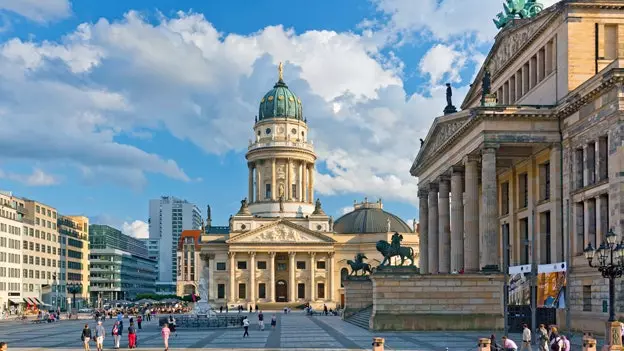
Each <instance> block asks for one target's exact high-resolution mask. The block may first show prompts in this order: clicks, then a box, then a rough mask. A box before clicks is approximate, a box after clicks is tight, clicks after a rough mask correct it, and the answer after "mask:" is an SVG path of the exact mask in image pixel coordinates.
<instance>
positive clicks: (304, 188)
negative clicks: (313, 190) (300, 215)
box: [301, 161, 308, 202]
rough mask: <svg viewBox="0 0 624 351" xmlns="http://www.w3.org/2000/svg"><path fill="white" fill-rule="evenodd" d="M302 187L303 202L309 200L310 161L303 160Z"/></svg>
mask: <svg viewBox="0 0 624 351" xmlns="http://www.w3.org/2000/svg"><path fill="white" fill-rule="evenodd" d="M301 188H302V192H303V194H301V196H303V197H302V198H301V202H308V163H307V162H305V161H304V162H303V180H302V182H301Z"/></svg>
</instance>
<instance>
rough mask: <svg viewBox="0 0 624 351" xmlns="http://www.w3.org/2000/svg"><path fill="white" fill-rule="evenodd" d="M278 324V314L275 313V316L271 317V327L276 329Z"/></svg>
mask: <svg viewBox="0 0 624 351" xmlns="http://www.w3.org/2000/svg"><path fill="white" fill-rule="evenodd" d="M276 325H277V316H276V315H275V313H273V317H271V328H273V329H275V326H276Z"/></svg>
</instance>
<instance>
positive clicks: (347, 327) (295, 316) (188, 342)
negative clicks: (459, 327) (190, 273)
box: [0, 312, 602, 351]
mask: <svg viewBox="0 0 624 351" xmlns="http://www.w3.org/2000/svg"><path fill="white" fill-rule="evenodd" d="M271 314H272V313H270V312H269V313H265V316H267V317H268V318H267V317H265V319H270V316H271ZM249 316H250V320H251V321H252V326H251V327H250V330H249V334H250V337H249V338H244V339H243V337H242V335H243V329H242V328H234V329H216V330H193V329H180V330H179V331H178V336H177V337H174V336H172V337H171V339H170V347H171V350H205V349H254V350H261V349H266V350H276V349H299V350H304V349H316V350H320V349H325V350H370V349H371V348H372V346H371V341H372V338H373V337H374V336H378V337H383V338H385V339H386V350H418V351H445V350H446V349H447V348H448V350H449V351H468V350H476V343H477V340H478V338H479V337H484V336H489V335H490V334H491V332H489V331H483V332H384V333H371V332H369V331H367V330H364V329H361V328H359V327H357V326H354V325H351V324H349V323H346V322H344V321H342V320H341V319H340V318H339V317H325V316H315V317H309V316H305V315H304V314H303V313H300V312H293V313H291V314H289V315H284V314H277V317H278V323H277V327H276V328H275V329H274V330H273V329H271V327H270V325H267V326H266V329H265V330H264V331H260V330H258V326H257V324H256V323H255V322H256V321H257V317H256V314H255V313H252V314H250V315H249ZM85 323H88V324H89V326H91V327H92V328H94V327H95V323H94V322H93V320H81V321H61V322H58V323H51V324H40V325H34V324H32V323H22V322H18V321H3V322H0V341H6V342H8V343H9V350H11V351H16V350H17V351H43V350H50V349H54V350H55V351H64V350H67V351H69V350H72V351H73V350H82V343H81V341H80V335H81V330H82V328H83V326H84V324H85ZM127 325H128V322H127V321H125V323H124V329H125V328H126V327H127ZM104 326H105V328H106V330H107V333H109V334H110V329H111V328H112V321H109V320H107V321H105V322H104ZM497 334H500V333H497ZM511 338H512V339H513V340H515V341H516V342H518V343H519V340H521V339H520V335H518V334H512V335H511ZM599 343H600V344H602V340H599ZM112 344H113V338H112V337H111V336H110V335H109V336H107V337H106V339H105V340H104V345H105V348H106V349H108V350H110V349H112ZM127 346H128V339H127V334H125V333H124V335H122V338H121V347H122V349H126V348H127ZM138 346H139V348H138V349H139V350H162V349H163V343H162V339H161V337H160V329H159V328H158V322H157V321H154V320H153V321H151V322H144V323H143V329H142V330H140V331H138ZM91 349H92V350H95V346H94V345H93V343H92V344H91ZM572 349H577V350H580V349H581V337H580V335H575V336H574V337H573V338H572Z"/></svg>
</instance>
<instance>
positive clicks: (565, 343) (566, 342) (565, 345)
mask: <svg viewBox="0 0 624 351" xmlns="http://www.w3.org/2000/svg"><path fill="white" fill-rule="evenodd" d="M561 339H563V350H564V351H570V340H568V338H567V337H566V336H565V335H562V336H561Z"/></svg>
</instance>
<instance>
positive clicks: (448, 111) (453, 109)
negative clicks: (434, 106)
mask: <svg viewBox="0 0 624 351" xmlns="http://www.w3.org/2000/svg"><path fill="white" fill-rule="evenodd" d="M455 112H457V108H456V107H455V106H453V105H448V106H446V107H445V108H444V114H445V115H450V114H451V113H455Z"/></svg>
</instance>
